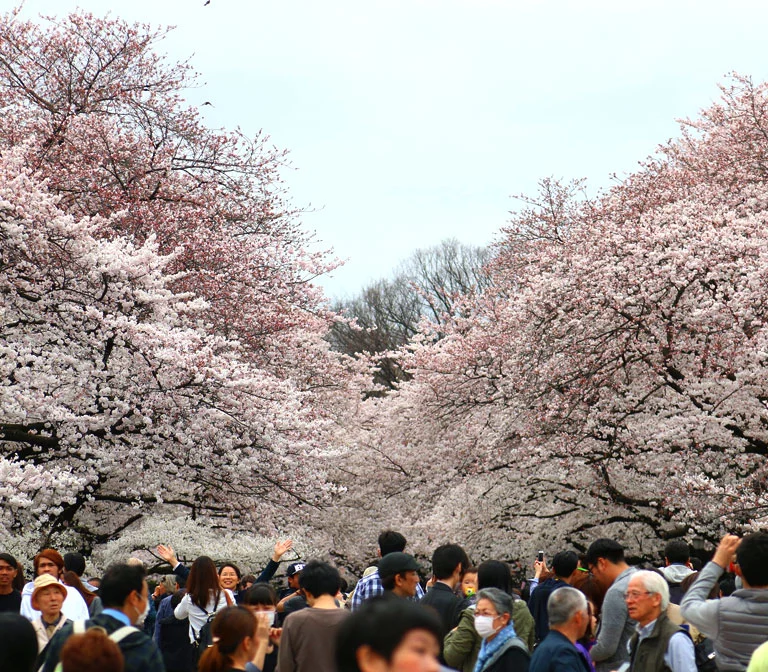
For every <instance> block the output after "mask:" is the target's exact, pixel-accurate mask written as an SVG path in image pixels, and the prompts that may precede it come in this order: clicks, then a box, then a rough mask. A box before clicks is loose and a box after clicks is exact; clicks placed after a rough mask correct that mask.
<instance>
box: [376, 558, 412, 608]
mask: <svg viewBox="0 0 768 672" xmlns="http://www.w3.org/2000/svg"><path fill="white" fill-rule="evenodd" d="M420 569H421V567H419V563H418V562H416V559H415V558H414V557H413V556H412V555H409V554H408V553H401V552H396V553H388V554H387V555H385V556H384V557H383V558H382V559H381V560H380V561H379V576H380V577H381V585H382V586H384V592H385V593H391V594H392V595H396V596H397V597H403V598H408V597H416V587H417V586H418V585H419V570H420Z"/></svg>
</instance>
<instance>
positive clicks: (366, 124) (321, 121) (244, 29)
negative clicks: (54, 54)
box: [6, 0, 768, 297]
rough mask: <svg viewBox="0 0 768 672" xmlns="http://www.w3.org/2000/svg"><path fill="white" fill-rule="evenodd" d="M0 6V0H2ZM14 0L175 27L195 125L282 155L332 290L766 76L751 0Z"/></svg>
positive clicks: (478, 236) (626, 158)
mask: <svg viewBox="0 0 768 672" xmlns="http://www.w3.org/2000/svg"><path fill="white" fill-rule="evenodd" d="M6 2H7V0H6ZM204 2H205V0H130V2H124V3H122V4H121V3H116V2H114V1H107V0H79V1H78V0H27V1H26V4H25V7H24V14H25V15H26V16H36V15H38V14H51V13H55V14H59V15H61V14H62V13H66V12H68V11H70V10H73V9H75V8H76V7H82V8H83V9H86V10H88V11H91V12H93V13H95V14H99V15H104V14H106V13H107V12H108V11H110V10H111V12H112V15H113V16H119V17H121V18H125V19H128V20H131V21H142V22H147V23H150V24H152V25H175V26H176V27H177V29H176V30H175V31H174V33H173V34H172V35H171V36H170V37H169V38H168V39H167V40H166V42H165V45H164V48H165V49H166V51H167V53H168V55H169V56H170V57H171V58H172V59H174V60H181V59H185V58H188V57H189V58H191V63H192V65H193V66H194V68H195V69H196V70H197V71H198V72H199V73H200V74H201V78H200V79H201V82H202V83H203V84H204V86H202V87H201V88H200V89H196V90H193V91H190V92H189V94H188V100H189V101H190V102H191V103H194V104H200V103H202V102H203V101H210V102H211V103H213V106H212V107H209V106H206V107H204V108H203V111H204V116H205V119H206V120H207V122H208V123H209V124H210V125H211V126H215V127H219V126H225V127H228V128H234V127H236V126H239V127H241V128H242V129H243V130H244V131H245V132H246V133H248V134H253V133H255V132H256V131H258V130H259V129H263V130H264V131H265V132H266V133H268V134H269V135H270V136H271V139H272V141H273V143H274V144H275V145H277V146H278V147H280V148H285V149H288V150H289V151H290V153H291V161H292V164H293V170H290V171H286V173H285V174H284V178H285V181H286V182H287V185H288V187H289V189H290V193H291V195H292V198H293V201H294V203H295V204H296V205H298V206H303V207H307V208H308V210H309V211H308V212H307V213H306V214H305V215H304V216H303V221H304V224H305V227H306V228H307V229H308V230H311V231H315V232H316V235H317V237H318V238H319V239H320V240H321V241H322V243H323V244H324V246H325V247H332V248H333V249H334V251H335V254H336V255H337V256H339V257H341V258H344V259H347V262H346V264H345V266H344V267H343V268H341V269H339V270H338V271H336V272H335V273H334V274H333V276H332V277H329V278H325V279H322V280H321V284H323V285H324V286H325V287H326V290H327V292H328V293H329V295H331V296H337V297H340V296H344V295H351V294H354V293H355V292H357V291H358V290H359V289H360V288H361V287H362V286H363V285H365V284H366V283H367V282H368V281H370V280H374V279H377V278H379V277H383V276H387V275H389V273H390V272H391V270H392V269H393V268H394V267H395V266H396V265H397V264H398V263H399V262H400V261H402V260H403V259H405V258H406V257H408V256H409V254H410V253H411V252H413V250H415V249H416V248H419V247H428V246H430V245H434V244H437V243H438V242H439V241H441V240H442V239H444V238H448V237H455V238H458V239H459V240H461V241H462V242H466V243H472V244H478V245H485V244H487V243H489V242H491V241H492V240H493V238H494V236H495V233H496V231H497V230H498V229H499V228H500V227H501V226H503V225H504V223H505V221H506V220H507V219H508V216H509V215H508V213H509V211H510V210H514V209H515V208H516V207H518V205H517V203H516V201H515V200H514V199H513V198H512V195H514V194H519V193H532V192H534V191H535V190H536V183H537V181H538V180H539V179H540V178H542V177H546V176H550V175H552V176H556V177H564V178H575V177H586V178H588V182H589V184H590V185H591V186H592V187H593V189H597V188H600V187H605V186H607V185H608V184H609V183H610V176H611V174H612V173H618V174H619V175H622V174H624V173H626V172H628V171H632V170H633V169H634V167H635V166H636V165H637V162H638V161H639V160H642V159H643V158H645V157H646V156H647V155H648V154H650V153H651V152H653V151H654V149H655V147H656V146H657V145H659V144H660V143H663V142H665V141H666V140H668V139H669V138H670V137H673V136H675V135H676V134H677V129H678V126H677V123H676V122H675V119H678V118H681V117H686V116H695V115H696V114H697V112H698V111H699V110H700V109H701V108H703V107H706V106H708V105H709V104H710V103H711V102H712V101H713V100H715V99H716V98H717V97H718V93H719V92H718V89H717V84H718V83H719V82H724V81H726V76H727V74H728V73H729V72H731V71H734V70H735V71H738V72H740V73H742V74H750V75H752V76H753V77H754V78H755V80H762V79H765V78H766V76H767V75H768V52H766V49H765V34H764V33H765V25H766V19H768V4H766V3H762V2H745V1H741V2H739V1H733V0H731V2H729V3H725V2H723V1H722V0H719V1H717V2H709V1H705V0H700V1H696V2H694V1H691V2H682V1H675V0H665V1H663V2H661V1H658V2H657V1H655V0H644V1H643V2H631V1H629V0H625V1H624V2H616V0H610V1H608V0H606V1H597V0H579V1H578V2H577V1H575V0H574V1H571V2H568V1H566V0H560V1H551V2H533V1H527V2H523V1H513V0H507V1H502V0H495V1H494V0H387V1H385V0H325V1H321V0H210V3H209V4H208V5H207V6H205V5H204ZM8 6H10V3H8Z"/></svg>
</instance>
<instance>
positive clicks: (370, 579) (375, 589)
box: [350, 569, 424, 611]
mask: <svg viewBox="0 0 768 672" xmlns="http://www.w3.org/2000/svg"><path fill="white" fill-rule="evenodd" d="M383 594H384V586H382V585H381V579H380V578H379V570H378V569H374V570H373V571H372V572H371V573H370V574H368V575H367V576H363V578H362V579H360V580H359V581H358V582H357V586H355V592H354V593H353V594H352V604H351V606H350V609H351V610H352V611H355V609H359V608H360V606H361V605H362V604H363V602H365V601H366V600H370V599H371V598H374V597H376V596H377V595H383ZM422 597H424V590H423V589H422V587H421V584H416V596H415V597H412V598H409V599H412V600H413V601H415V602H418V601H419V600H420V599H421V598H422Z"/></svg>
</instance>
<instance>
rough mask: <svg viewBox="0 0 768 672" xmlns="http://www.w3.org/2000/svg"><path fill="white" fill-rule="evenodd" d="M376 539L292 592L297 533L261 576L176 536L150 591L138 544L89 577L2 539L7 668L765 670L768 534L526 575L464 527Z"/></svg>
mask: <svg viewBox="0 0 768 672" xmlns="http://www.w3.org/2000/svg"><path fill="white" fill-rule="evenodd" d="M378 542H379V557H378V559H377V561H376V562H374V563H372V565H371V566H370V567H368V569H366V570H365V572H364V573H363V576H362V578H361V579H360V580H359V581H358V582H357V584H356V585H355V586H354V587H353V590H351V591H350V592H347V588H348V587H349V586H347V585H346V582H345V581H343V580H342V578H341V576H340V574H339V572H338V570H337V569H336V568H335V567H333V566H332V565H331V564H329V563H327V562H323V561H320V560H310V561H307V562H303V561H298V560H297V561H293V562H291V563H290V564H288V565H287V570H286V572H285V576H286V579H287V586H286V587H285V588H283V589H282V590H280V591H279V592H278V590H276V589H275V587H274V586H273V585H272V583H271V581H272V580H273V578H274V577H275V575H276V574H277V571H278V569H279V568H280V567H281V565H282V564H283V557H284V555H285V554H286V552H287V551H289V550H290V549H291V548H292V542H291V541H290V540H286V541H280V542H278V543H277V544H276V545H275V548H274V552H273V555H272V557H271V558H270V559H269V561H268V562H267V564H266V566H265V567H264V569H263V571H262V572H261V574H259V576H255V575H252V574H248V575H243V574H242V572H241V570H240V568H239V567H238V566H237V565H235V564H234V563H232V562H223V563H220V564H219V565H218V567H217V565H216V563H215V562H214V560H212V559H211V558H209V557H207V556H201V557H199V558H197V559H195V560H194V562H192V563H191V565H190V566H186V565H185V564H184V563H182V562H180V561H179V559H178V558H177V556H176V553H175V551H174V549H173V548H172V547H170V546H167V545H162V544H161V545H159V546H158V547H157V549H156V552H157V556H158V557H159V558H160V559H162V560H163V561H164V562H167V563H168V565H169V566H170V571H171V572H172V573H171V574H169V575H167V576H165V577H164V578H163V579H162V580H161V581H159V582H158V583H157V585H156V586H155V587H154V590H153V592H151V593H150V590H149V584H148V582H147V573H146V568H145V566H144V564H143V563H142V562H141V561H140V560H137V559H135V558H131V559H127V560H126V562H125V563H119V564H114V565H112V566H110V567H109V568H108V569H107V570H106V572H105V573H104V574H103V576H100V577H92V578H89V579H85V578H84V574H85V569H86V562H85V559H84V558H83V556H82V555H80V554H79V553H67V554H64V555H61V554H60V553H59V552H58V551H56V550H54V549H51V548H46V549H43V550H41V551H40V552H39V553H38V554H37V555H35V557H34V561H33V567H32V569H33V573H34V576H33V577H31V580H30V581H29V582H26V583H25V581H24V578H23V571H22V567H21V565H20V564H19V563H18V562H17V561H16V559H15V558H14V557H13V556H11V555H10V554H8V553H0V669H2V670H7V671H8V672H16V671H19V672H22V671H23V672H32V671H35V672H37V671H41V672H54V671H56V672H59V671H61V672H91V671H93V672H96V671H98V672H162V671H167V672H194V671H195V670H199V671H200V672H230V671H232V670H247V671H248V672H275V671H276V672H438V671H440V670H460V671H461V672H561V671H562V672H611V671H614V670H616V671H618V672H668V671H671V672H696V671H699V672H705V671H706V672H708V671H710V670H712V671H714V670H747V671H748V672H768V534H766V533H762V532H758V533H754V534H750V535H747V536H745V537H743V538H739V537H737V536H735V535H726V536H725V537H723V539H722V540H721V542H720V544H719V545H718V547H717V549H716V550H715V552H714V555H713V556H712V558H711V560H709V561H708V562H707V563H706V564H705V565H704V566H703V567H702V566H701V562H700V560H698V559H697V558H692V557H691V554H690V548H689V546H688V544H687V543H686V542H685V541H683V540H681V539H677V540H673V541H670V542H668V543H667V544H666V546H665V548H664V549H663V556H664V559H663V566H661V567H657V566H649V567H638V566H632V565H630V564H629V563H628V561H627V558H626V557H625V553H624V548H623V547H622V545H621V544H620V543H618V542H617V541H615V540H612V539H604V538H603V539H597V540H595V541H594V542H593V543H592V544H591V545H590V546H589V547H588V549H587V551H586V553H584V554H581V555H579V554H577V553H576V552H575V551H573V550H567V549H564V550H560V551H559V552H557V553H556V554H555V555H554V556H553V557H552V561H551V565H550V564H549V563H548V561H547V558H546V556H545V554H544V553H543V552H542V553H540V554H539V556H538V557H537V559H536V560H535V561H534V562H533V563H532V567H531V568H532V570H533V577H532V578H530V579H525V578H524V577H523V580H521V581H520V580H518V581H517V582H515V577H513V575H512V571H511V570H510V566H509V565H508V564H507V563H506V562H503V561H501V560H494V559H490V560H485V561H484V562H481V563H479V564H478V565H473V564H472V563H471V562H470V559H469V557H468V555H467V553H466V551H465V550H464V549H463V548H462V547H461V546H459V545H457V544H443V545H441V546H439V547H438V548H436V549H435V550H434V553H433V555H432V558H431V569H430V571H429V572H425V571H424V568H423V567H422V565H421V564H420V563H419V561H418V560H417V559H416V558H415V557H414V556H412V555H410V554H408V553H406V552H405V548H406V540H405V537H403V535H401V534H399V533H397V532H394V531H392V530H387V531H385V532H382V533H381V535H379V539H378ZM697 563H698V564H697ZM657 564H662V563H657ZM518 578H519V577H518ZM425 579H428V580H426V581H425Z"/></svg>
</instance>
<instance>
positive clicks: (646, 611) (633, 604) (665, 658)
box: [624, 570, 696, 672]
mask: <svg viewBox="0 0 768 672" xmlns="http://www.w3.org/2000/svg"><path fill="white" fill-rule="evenodd" d="M624 599H625V600H626V603H627V612H628V613H629V617H630V618H632V619H634V620H635V621H637V626H636V627H637V632H635V634H634V635H632V638H631V639H630V640H629V645H628V647H629V661H630V663H629V669H630V670H631V672H666V671H667V670H671V671H672V672H696V654H695V652H694V648H693V641H692V640H691V637H690V635H689V634H688V633H687V632H686V631H685V630H683V629H682V628H681V627H680V626H679V625H676V624H675V623H673V622H672V621H670V620H669V618H668V617H667V613H666V612H667V607H668V606H669V585H668V584H667V581H666V579H665V578H664V577H663V576H662V575H661V574H658V573H657V572H651V571H647V570H643V571H639V572H635V573H634V574H633V575H632V578H631V579H630V580H629V585H628V586H627V591H626V592H625V593H624Z"/></svg>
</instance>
